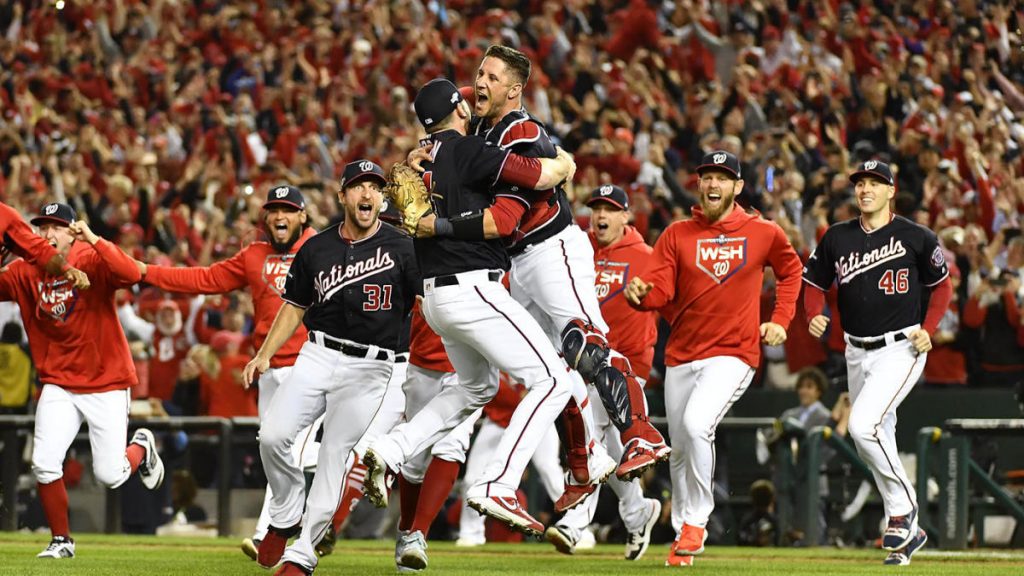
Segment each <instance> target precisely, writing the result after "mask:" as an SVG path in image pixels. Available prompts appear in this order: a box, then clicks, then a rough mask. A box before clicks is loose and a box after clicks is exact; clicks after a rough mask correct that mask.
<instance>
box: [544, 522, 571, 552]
mask: <svg viewBox="0 0 1024 576" xmlns="http://www.w3.org/2000/svg"><path fill="white" fill-rule="evenodd" d="M576 532H577V531H576V530H574V529H573V528H569V527H566V526H557V525H555V526H548V529H547V530H545V531H544V539H545V540H547V541H548V542H551V544H553V545H554V546H555V550H558V551H559V552H561V553H562V554H569V555H572V554H574V553H575V552H576V542H578V541H579V536H578V535H577V534H576Z"/></svg>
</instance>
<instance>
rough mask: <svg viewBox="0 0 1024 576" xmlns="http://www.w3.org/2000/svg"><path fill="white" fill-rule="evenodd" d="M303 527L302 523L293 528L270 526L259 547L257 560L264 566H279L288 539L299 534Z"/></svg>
mask: <svg viewBox="0 0 1024 576" xmlns="http://www.w3.org/2000/svg"><path fill="white" fill-rule="evenodd" d="M301 529H302V526H301V524H296V525H295V526H292V527H291V528H275V527H274V526H271V527H270V528H268V529H267V534H266V536H264V537H263V540H261V541H260V545H259V547H258V548H257V550H258V553H257V554H256V562H257V563H258V564H259V565H260V566H262V567H264V568H273V567H274V566H277V565H278V563H280V562H281V556H282V555H283V554H284V549H285V547H286V546H288V539H289V538H291V537H292V536H295V535H296V534H298V533H299V531H300V530H301Z"/></svg>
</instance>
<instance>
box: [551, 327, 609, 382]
mask: <svg viewBox="0 0 1024 576" xmlns="http://www.w3.org/2000/svg"><path fill="white" fill-rule="evenodd" d="M609 353H610V351H609V349H608V339H607V338H605V336H604V334H602V333H601V331H600V330H598V329H597V328H595V327H594V326H593V325H592V324H590V323H588V322H585V321H583V320H580V319H578V318H577V319H575V320H572V321H571V322H569V323H568V324H567V325H566V326H565V328H563V329H562V355H563V356H564V357H565V361H566V363H567V364H569V367H570V368H572V369H573V370H576V371H577V372H579V373H580V376H583V380H584V381H585V382H587V383H588V384H589V383H591V382H593V381H594V379H595V378H596V377H597V374H598V372H600V370H601V369H602V368H604V367H605V366H606V365H607V364H608V355H609Z"/></svg>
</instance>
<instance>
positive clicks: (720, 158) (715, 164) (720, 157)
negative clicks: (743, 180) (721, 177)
mask: <svg viewBox="0 0 1024 576" xmlns="http://www.w3.org/2000/svg"><path fill="white" fill-rule="evenodd" d="M712 170H718V171H720V172H727V173H729V174H731V175H732V176H733V177H734V178H735V179H737V180H739V179H740V159H739V158H737V157H736V156H735V155H734V154H732V153H731V152H726V151H725V150H715V151H713V152H710V153H708V154H705V155H704V157H703V158H701V160H700V166H697V174H700V175H701V176H703V175H704V173H705V172H710V171H712Z"/></svg>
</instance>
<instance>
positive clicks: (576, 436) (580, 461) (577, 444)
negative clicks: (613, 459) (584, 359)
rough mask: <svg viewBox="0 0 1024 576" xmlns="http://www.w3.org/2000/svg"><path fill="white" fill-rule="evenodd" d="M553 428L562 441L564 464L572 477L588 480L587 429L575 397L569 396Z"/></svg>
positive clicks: (583, 481) (581, 481) (583, 480)
mask: <svg viewBox="0 0 1024 576" xmlns="http://www.w3.org/2000/svg"><path fill="white" fill-rule="evenodd" d="M555 430H556V431H557V432H558V437H559V439H561V441H562V451H563V454H564V456H565V460H566V465H567V466H568V468H569V470H570V471H571V472H572V475H573V478H575V479H576V481H578V482H580V483H586V482H589V481H590V465H589V463H588V455H587V449H588V446H587V429H586V424H585V422H584V421H583V412H582V410H581V409H580V407H579V405H578V404H576V400H575V399H573V398H569V402H568V403H567V404H566V405H565V408H564V409H563V410H562V414H561V416H559V417H558V418H557V419H555Z"/></svg>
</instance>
